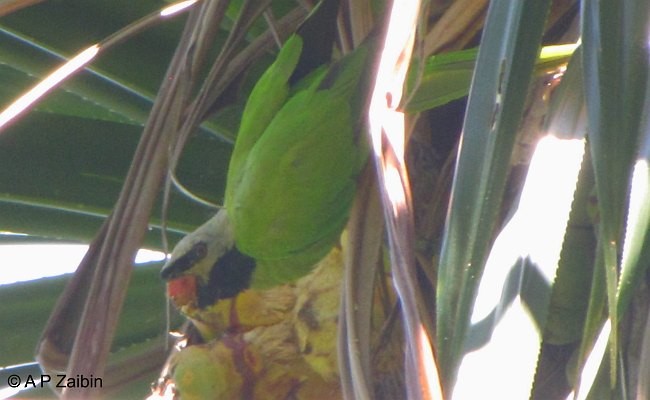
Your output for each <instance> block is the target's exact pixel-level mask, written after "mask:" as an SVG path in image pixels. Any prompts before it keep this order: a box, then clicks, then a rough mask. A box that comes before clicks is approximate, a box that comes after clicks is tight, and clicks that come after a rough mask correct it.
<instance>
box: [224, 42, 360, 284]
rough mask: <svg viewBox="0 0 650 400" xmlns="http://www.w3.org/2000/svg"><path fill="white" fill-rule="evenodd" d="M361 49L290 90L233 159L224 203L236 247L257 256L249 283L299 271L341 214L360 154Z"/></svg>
mask: <svg viewBox="0 0 650 400" xmlns="http://www.w3.org/2000/svg"><path fill="white" fill-rule="evenodd" d="M367 53H368V51H367V49H363V50H359V51H357V52H355V53H353V54H352V55H350V56H348V57H346V58H344V59H343V60H342V62H340V63H338V64H336V65H335V66H334V67H333V68H330V70H329V71H328V73H327V74H325V75H324V76H323V75H320V77H318V78H316V79H314V80H313V81H312V82H311V83H310V85H309V86H308V87H307V88H306V89H303V90H301V91H299V92H297V93H296V94H295V95H293V96H292V97H291V98H290V99H289V100H288V101H287V102H286V104H285V105H284V106H283V107H282V108H281V109H280V110H279V111H278V112H277V113H276V115H275V117H274V118H273V119H272V121H271V122H270V123H269V125H268V127H267V128H266V129H265V130H264V132H263V133H262V134H261V136H259V139H258V141H257V142H256V143H255V144H254V145H253V146H252V148H251V149H250V153H249V154H248V156H247V158H246V161H245V162H244V163H243V164H241V167H240V168H241V171H239V172H238V173H237V176H238V177H239V180H238V182H237V184H236V189H235V190H233V191H232V193H231V197H229V201H228V203H227V207H228V208H227V211H228V215H229V217H230V220H231V222H232V225H233V229H234V234H235V241H236V244H237V247H238V248H239V250H240V251H242V252H243V253H245V254H248V255H250V256H252V257H253V258H255V259H256V260H257V261H258V263H257V267H256V271H255V276H254V282H253V285H254V286H258V287H259V286H260V285H263V286H271V285H274V284H278V283H283V282H287V281H290V280H293V279H296V278H298V277H300V276H302V275H304V274H306V273H307V272H308V271H309V270H310V267H311V265H312V264H314V263H315V262H316V261H318V260H319V259H320V258H321V257H323V256H324V255H325V254H326V253H327V252H328V251H329V249H331V247H332V245H333V244H334V243H335V242H336V240H337V239H338V236H339V235H340V233H341V230H342V229H343V227H344V225H345V223H346V221H347V216H348V210H349V209H350V205H351V203H352V200H353V197H354V192H355V188H356V177H357V175H358V173H359V170H360V167H361V166H362V164H363V162H364V161H365V158H366V154H367V150H366V146H365V141H364V140H362V139H361V138H360V136H359V135H358V126H359V119H360V116H359V111H360V110H361V107H360V106H359V103H360V99H362V98H363V96H359V95H358V93H359V89H360V87H359V85H360V82H361V81H362V79H361V78H362V73H363V71H364V66H365V64H366V59H367ZM228 184H229V185H230V184H231V182H230V181H229V182H228Z"/></svg>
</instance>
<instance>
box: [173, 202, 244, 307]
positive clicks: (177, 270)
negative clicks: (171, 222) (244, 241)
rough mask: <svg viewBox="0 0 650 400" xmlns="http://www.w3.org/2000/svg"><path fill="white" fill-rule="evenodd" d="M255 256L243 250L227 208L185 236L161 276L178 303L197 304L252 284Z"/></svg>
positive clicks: (210, 301) (233, 293) (209, 302)
mask: <svg viewBox="0 0 650 400" xmlns="http://www.w3.org/2000/svg"><path fill="white" fill-rule="evenodd" d="M254 268H255V260H254V259H252V258H251V257H249V256H247V255H245V254H243V253H241V252H240V251H239V250H238V249H237V247H236V246H235V241H234V236H233V232H232V227H231V224H230V221H229V220H228V215H227V213H226V211H225V210H221V211H219V212H218V213H217V214H216V215H215V216H214V217H212V218H210V219H209V220H208V221H207V222H206V223H204V224H203V225H201V226H200V227H199V228H198V229H197V230H195V231H194V232H192V233H190V234H189V235H187V236H185V237H184V238H183V239H182V240H181V241H180V242H178V244H177V245H176V247H175V248H174V250H173V251H172V255H171V257H170V259H169V261H168V262H167V263H166V264H165V265H164V266H163V268H162V270H161V272H160V276H161V277H162V279H164V280H165V281H167V282H168V283H167V290H168V295H169V297H170V298H171V299H172V300H173V301H174V302H175V303H176V305H177V306H179V307H181V306H185V305H188V304H190V303H194V305H195V306H196V307H198V308H204V307H207V306H209V305H211V304H214V303H215V302H217V301H218V300H220V299H226V298H230V297H234V296H236V295H237V294H238V293H239V292H241V291H242V290H244V289H246V288H247V287H248V286H249V285H250V281H251V275H252V274H253V270H254Z"/></svg>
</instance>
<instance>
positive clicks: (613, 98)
mask: <svg viewBox="0 0 650 400" xmlns="http://www.w3.org/2000/svg"><path fill="white" fill-rule="evenodd" d="M205 1H207V0H205ZM246 3H247V2H246V1H235V0H233V1H231V2H229V5H228V9H227V12H226V14H225V18H224V19H223V20H222V22H221V25H220V26H219V27H218V29H217V30H216V31H215V35H214V43H213V44H212V45H211V47H210V50H209V51H208V55H207V56H206V58H209V59H211V60H212V59H214V58H215V57H216V56H217V54H218V52H219V50H220V49H221V47H222V46H223V45H224V43H225V42H226V37H227V35H228V33H229V32H230V31H231V30H232V29H233V27H234V26H236V21H237V15H238V11H239V10H240V9H241V8H242V6H243V4H246ZM305 3H307V2H301V1H292V0H274V1H272V2H270V7H271V8H270V11H269V12H267V14H266V16H267V19H266V20H265V19H264V18H259V19H257V20H255V21H254V22H253V23H252V25H251V26H250V28H249V29H248V31H247V33H246V34H245V35H244V36H243V40H242V41H241V42H240V43H239V44H238V45H237V46H236V50H235V51H236V53H235V54H239V55H241V54H243V55H244V56H248V57H249V58H248V59H246V61H244V62H242V64H241V68H240V72H239V73H237V74H234V75H233V77H232V79H231V80H230V81H228V84H227V85H226V86H225V88H224V90H223V91H222V92H221V94H220V95H219V97H218V99H217V100H216V101H215V102H214V104H213V105H212V106H211V108H210V110H209V111H210V112H209V113H206V115H205V116H204V118H203V119H202V124H201V125H200V127H198V128H197V129H196V130H195V131H193V133H192V135H191V137H190V138H189V139H188V140H187V143H186V144H185V146H184V148H183V151H182V155H181V157H180V159H179V162H178V165H177V167H176V169H175V175H176V178H177V180H178V181H179V182H181V183H182V184H183V185H184V186H185V187H186V188H187V189H188V190H189V191H191V192H192V193H193V194H195V195H197V196H199V197H201V198H203V199H207V200H209V201H211V202H213V203H215V204H218V203H220V202H221V199H222V195H223V189H224V183H225V176H226V168H227V163H228V159H229V155H230V151H231V149H232V142H233V140H234V138H235V136H236V131H237V124H238V118H239V116H240V115H241V111H242V107H243V103H244V101H245V99H246V96H247V94H248V91H250V89H251V87H252V85H253V84H254V82H255V81H256V79H257V77H259V75H260V74H261V72H262V71H264V68H265V67H266V66H267V65H268V64H269V63H270V61H271V60H272V59H273V55H274V54H275V53H276V52H277V45H275V44H274V43H273V41H272V40H270V39H269V40H268V41H267V42H265V43H266V44H265V45H263V46H261V48H262V49H263V51H257V52H254V53H246V51H245V50H246V49H247V46H249V45H250V44H251V43H255V40H256V39H257V38H260V37H262V36H263V35H267V36H269V38H270V33H269V17H270V20H271V24H273V23H277V24H279V25H282V26H285V28H286V29H287V30H289V31H290V30H291V28H290V26H294V27H295V25H296V24H297V23H298V21H299V20H300V19H301V18H304V16H305V15H306V13H307V11H306V8H305ZM342 3H343V6H342V9H343V10H344V11H343V12H342V14H341V17H340V18H341V21H343V22H344V23H343V24H340V25H339V28H340V31H341V32H342V35H341V38H342V39H341V40H340V43H339V45H340V47H341V48H343V49H346V48H347V47H349V46H351V43H352V42H353V41H354V40H353V39H352V37H353V36H354V34H353V33H352V32H354V30H355V23H358V22H359V21H363V20H364V19H367V20H370V21H374V23H376V24H381V23H383V22H382V21H383V20H382V18H381V17H380V16H381V15H382V14H381V10H385V9H386V8H387V4H384V3H390V2H383V1H371V0H367V1H343V2H342ZM425 3H426V4H425V5H426V7H423V9H422V12H421V16H422V19H421V31H420V36H419V37H418V38H417V39H416V51H415V52H414V59H413V60H412V69H411V73H410V74H409V80H408V88H409V91H410V94H411V95H410V97H409V101H407V102H405V105H404V108H405V110H406V111H407V112H408V122H409V123H408V128H409V135H410V136H409V138H408V139H409V141H408V149H407V159H408V167H409V176H410V179H411V183H412V190H413V201H414V221H415V228H416V229H415V232H416V244H415V252H416V254H415V256H416V259H417V263H418V265H417V274H418V275H417V276H418V283H419V286H420V288H419V289H420V295H421V296H420V304H419V306H420V307H421V308H420V310H421V313H422V314H423V315H426V316H427V318H425V319H427V320H428V321H429V323H428V326H427V329H428V333H429V335H430V337H431V338H432V340H433V342H434V343H435V354H436V361H437V368H438V371H439V373H440V377H441V384H442V388H443V392H444V393H445V397H446V398H447V397H448V398H451V397H452V392H453V393H455V394H456V396H457V398H467V397H464V396H467V393H469V392H468V391H469V390H474V391H475V392H474V393H480V394H481V396H483V397H487V398H489V397H490V396H494V397H495V398H526V397H531V398H536V399H560V398H562V399H563V398H569V396H573V395H575V396H576V397H577V398H593V399H610V398H611V399H627V398H639V399H640V398H647V397H649V396H650V387H649V383H648V377H649V376H650V362H649V361H648V360H650V339H649V337H650V328H649V327H648V325H647V315H648V304H649V303H648V301H647V300H648V296H649V295H648V290H647V268H646V267H647V264H648V263H647V261H646V260H647V251H648V245H647V239H646V232H647V229H648V222H649V218H650V213H648V210H647V204H650V202H649V201H648V200H649V199H648V196H649V191H648V189H647V184H648V166H647V158H648V148H650V147H649V146H648V132H649V130H648V127H647V124H648V121H647V118H646V114H647V112H646V111H645V110H646V108H647V104H646V99H647V97H648V93H649V92H648V91H647V69H648V60H649V58H648V35H649V33H650V29H649V27H650V5H648V4H647V2H645V1H643V0H631V1H626V2H618V1H613V0H612V1H601V2H590V1H586V0H585V1H578V0H554V1H539V0H530V1H523V0H522V1H519V2H512V1H508V0H492V1H485V0H481V1H475V0H474V1H470V0H453V1H452V0H431V1H429V2H425ZM166 5H167V3H166V2H164V1H158V0H142V1H138V2H131V1H122V0H112V1H104V0H93V1H88V0H49V1H17V0H14V1H5V2H0V12H1V13H2V16H1V17H0V82H1V83H2V84H1V85H0V107H2V108H4V107H6V106H7V105H9V104H10V102H11V101H13V100H14V99H15V98H16V97H17V96H18V95H19V94H20V93H22V92H23V91H25V90H26V89H27V88H29V87H31V86H32V85H33V84H35V83H36V82H38V81H39V80H40V79H42V78H43V77H44V76H45V75H46V74H47V73H49V72H50V71H51V70H53V68H55V67H56V66H58V65H60V64H61V63H62V62H63V60H64V59H65V58H68V57H70V56H72V55H74V54H76V53H77V52H78V51H80V50H81V49H84V48H86V47H87V46H89V45H91V44H93V43H96V42H100V41H101V40H103V39H105V38H106V37H108V36H110V35H112V34H113V33H115V32H116V31H119V30H120V29H122V28H124V27H125V26H128V25H129V24H133V23H134V22H136V21H138V20H139V19H140V18H142V17H143V16H145V15H147V14H149V13H154V12H156V11H157V10H160V9H161V8H163V7H165V6H166ZM359 10H361V11H359ZM186 18H187V17H186V16H185V15H180V16H178V17H174V18H172V19H164V20H162V21H161V22H160V23H159V24H156V25H155V26H153V27H151V28H149V29H146V30H144V31H142V32H137V34H134V35H130V36H129V37H128V40H124V41H123V42H121V43H120V44H119V45H116V46H114V47H112V48H110V49H109V50H107V51H106V52H105V53H102V54H101V55H100V57H99V58H98V59H97V60H96V61H93V63H92V65H91V66H90V67H89V68H88V69H86V70H84V71H83V72H80V73H78V74H76V75H75V76H74V77H73V78H72V79H71V80H69V81H68V82H66V83H65V84H64V85H63V86H62V87H61V88H59V89H57V90H55V91H54V92H53V93H51V94H50V95H48V97H47V98H46V99H45V100H44V101H42V102H40V103H39V104H38V105H36V107H35V108H33V109H31V110H30V111H29V112H28V113H26V114H24V115H22V116H21V117H20V119H18V120H17V121H16V122H13V123H12V124H11V125H10V126H9V127H7V128H6V129H4V130H2V131H0V231H7V232H15V233H24V234H28V235H29V236H28V237H25V236H17V235H0V245H5V244H15V243H23V242H26V241H28V242H35V241H41V242H42V241H47V242H51V241H58V242H61V241H63V242H71V241H72V242H81V243H90V242H91V240H92V239H93V237H94V236H95V234H96V233H97V232H98V230H99V229H100V226H101V224H102V223H103V221H104V219H105V218H106V217H107V216H108V215H109V214H110V213H111V210H112V209H113V207H114V205H115V202H116V200H117V198H118V196H119V193H120V190H121V189H122V185H123V183H124V179H125V176H126V174H127V171H128V169H129V167H130V165H131V163H132V162H133V155H134V153H135V151H136V150H135V149H136V146H137V144H138V141H139V140H140V137H141V134H142V131H143V127H144V126H145V123H146V121H147V118H148V115H149V112H150V110H151V108H152V105H153V104H154V101H155V98H156V94H157V93H158V91H159V88H160V86H161V84H162V83H163V82H164V81H165V78H166V77H167V76H166V73H167V68H168V65H169V62H170V60H171V58H172V55H173V53H174V49H175V48H176V46H177V44H178V41H179V37H180V36H181V32H182V30H183V25H184V23H185V20H186ZM278 21H290V22H287V23H286V25H283V24H282V23H280V22H278ZM291 21H295V22H291ZM331 23H336V21H331ZM292 24H293V25H292ZM579 38H580V39H581V46H580V47H579V48H578V50H576V51H575V52H573V55H571V52H570V51H569V52H564V53H562V55H561V56H558V58H556V59H555V61H554V62H553V63H550V64H545V63H544V62H543V60H542V61H537V63H536V62H535V59H536V58H537V56H538V54H539V49H540V47H541V46H547V45H555V44H564V43H575V42H576V41H577V40H578V39H579ZM479 46H480V48H479V50H478V52H477V50H476V48H477V47H479ZM466 49H470V50H466ZM434 55H437V57H433V58H432V56H434ZM232 60H236V61H238V62H241V59H237V58H236V57H234V56H233V57H231V59H230V61H232ZM567 64H568V65H567ZM234 68H237V65H235V67H234ZM205 69H206V70H201V71H200V73H199V75H200V76H201V77H205V76H206V74H207V68H205ZM547 135H552V136H553V137H555V138H557V139H558V143H556V144H557V146H558V147H553V148H551V150H550V153H551V155H552V156H551V157H550V158H548V159H547V160H546V161H544V159H542V150H541V147H542V146H537V144H538V143H539V140H540V138H542V137H545V136H547ZM576 141H577V142H579V143H580V145H578V146H576ZM544 143H548V142H544ZM554 143H555V142H554ZM571 143H572V144H571ZM536 146H537V147H536ZM567 146H568V147H572V148H577V149H578V150H576V152H575V154H574V156H575V157H577V158H575V159H574V160H573V161H571V160H569V157H570V155H568V154H569V153H570V152H569V151H568V150H565V149H567V148H568V147H567ZM580 149H582V150H580ZM536 150H538V152H536ZM545 151H546V150H545ZM583 152H584V155H583ZM534 154H540V155H539V156H538V158H539V161H534V162H532V163H531V159H533V160H537V158H535V157H536V156H535V155H534ZM532 166H535V168H533V167H532ZM554 168H555V169H554ZM533 172H535V174H533ZM574 176H575V178H574V179H573V180H571V179H568V178H571V177H574ZM565 179H568V182H567V181H565ZM526 188H528V191H527V189H526ZM534 188H537V189H539V190H540V191H537V192H535V191H534V190H533V189H534ZM563 189H566V190H568V192H567V193H568V194H562V193H563V192H562V190H563ZM522 190H523V193H522ZM528 193H535V194H532V195H529V194H528ZM163 198H164V196H163V195H162V191H161V194H160V196H158V200H157V201H156V203H155V205H154V207H153V211H152V212H151V216H150V218H149V229H148V230H147V232H146V235H145V238H144V243H143V245H142V246H143V247H146V248H150V249H157V250H163V249H164V246H163V241H162V240H161V226H162V212H163V209H166V210H167V214H166V226H167V230H166V232H167V235H168V239H169V241H170V245H173V244H174V243H175V242H176V241H178V240H179V239H180V237H182V235H183V234H185V233H187V232H189V231H191V230H192V229H193V228H194V227H196V226H198V225H199V224H200V223H202V222H203V221H204V220H206V219H207V218H209V217H210V216H211V215H212V214H213V213H214V210H213V209H212V208H210V207H206V206H205V205H202V204H199V203H197V202H196V201H194V200H193V199H191V198H189V197H188V196H186V195H184V194H183V193H181V192H180V191H178V190H172V191H171V194H170V197H169V203H168V204H165V205H163ZM556 203H557V204H556ZM554 205H558V207H564V211H557V212H556V211H554V209H553V208H552V206H554ZM525 212H528V214H525ZM534 217H537V218H534ZM378 218H381V215H379V216H378ZM552 221H557V223H558V225H559V226H558V227H553V228H552V229H551V227H549V226H550V225H549V226H547V225H545V224H546V223H550V222H552ZM517 224H518V225H517ZM515 225H517V226H518V229H519V230H518V231H515V233H514V234H512V233H511V232H512V230H513V229H514V226H515ZM508 235H510V236H508ZM500 238H501V239H500ZM546 246H548V247H546ZM499 252H505V253H508V252H509V253H508V255H507V256H506V258H504V259H497V253H499ZM556 253H557V257H556V258H555V259H553V255H554V254H556ZM540 254H542V255H548V256H549V257H550V258H551V260H550V261H541V260H542V259H543V258H544V257H542V256H540ZM495 260H496V261H495ZM0 264H1V266H0V268H1V269H0V271H1V270H2V269H5V268H27V267H30V268H32V267H35V268H41V269H47V265H43V266H23V265H20V263H19V261H16V260H0ZM158 269H159V265H154V266H138V267H137V268H135V269H134V271H135V272H134V274H133V276H132V277H131V279H130V286H129V290H128V295H127V300H126V303H125V305H124V309H123V313H122V317H121V320H120V324H119V327H118V330H117V333H116V337H115V339H114V341H113V345H112V356H111V359H110V361H109V367H108V369H107V374H109V375H111V376H113V378H112V379H111V381H112V382H113V383H111V387H110V388H107V390H109V393H112V396H115V395H116V392H115V391H116V390H119V391H120V392H119V396H120V397H134V398H141V397H144V396H146V394H147V393H148V391H149V384H150V383H151V382H152V381H154V380H155V379H156V377H157V376H158V373H159V371H160V368H161V366H162V363H163V362H164V358H165V355H164V351H163V350H162V347H161V346H162V345H161V343H162V342H163V341H164V340H163V339H162V338H163V337H164V336H165V332H166V325H165V318H166V317H165V315H166V312H165V301H164V287H163V284H162V282H160V280H159V278H158ZM0 273H1V272H0ZM66 279H67V278H66V277H56V278H47V279H42V280H38V281H33V282H25V283H17V284H13V285H7V286H2V287H0V303H2V304H3V307H2V310H0V316H1V317H0V318H1V320H2V321H4V322H3V324H1V325H0V330H1V331H2V334H1V335H0V337H1V338H2V339H1V340H0V367H10V368H8V369H5V370H0V377H1V379H0V387H2V386H4V383H5V381H6V376H8V375H9V374H11V373H20V374H26V373H40V372H39V369H38V367H37V366H36V365H35V364H33V362H34V348H35V346H36V343H37V342H38V338H39V336H40V334H41V331H42V329H43V326H44V325H45V322H46V320H47V316H48V315H49V313H50V311H51V309H52V306H53V304H54V301H55V299H56V298H57V297H58V295H59V293H61V290H62V288H63V286H64V281H65V280H66ZM486 288H487V289H486ZM490 288H491V289H490ZM488 289H490V290H488ZM488 292H489V293H488ZM477 298H478V299H479V301H476V299H477ZM475 302H476V305H477V306H476V307H475ZM481 307H482V308H481ZM397 312H398V311H397ZM512 321H518V322H519V323H521V325H512V324H510V323H511V322H512ZM172 322H173V323H174V324H175V325H178V323H179V321H178V318H174V320H173V321H172ZM600 344H603V345H602V346H600ZM481 349H483V350H481ZM478 359H482V360H483V361H484V364H481V365H482V367H480V368H479V369H478V370H473V369H472V365H473V364H472V363H473V362H474V361H475V360H478ZM396 362H397V361H396ZM400 362H401V360H400ZM29 363H32V364H29ZM18 364H26V365H22V366H20V367H16V365H18ZM135 365H137V366H138V368H131V367H133V366H135ZM21 368H22V369H21ZM16 371H20V372H16ZM25 371H27V372H25ZM477 371H478V372H477ZM589 371H594V372H593V373H592V374H591V375H589V374H588V372H589ZM118 372H119V373H118ZM583 372H584V374H583ZM113 384H115V385H116V386H112V385H113ZM578 388H579V391H578ZM111 391H112V392H111ZM25 395H27V396H51V395H52V392H50V391H49V389H45V390H40V391H29V392H23V393H21V394H20V396H25Z"/></svg>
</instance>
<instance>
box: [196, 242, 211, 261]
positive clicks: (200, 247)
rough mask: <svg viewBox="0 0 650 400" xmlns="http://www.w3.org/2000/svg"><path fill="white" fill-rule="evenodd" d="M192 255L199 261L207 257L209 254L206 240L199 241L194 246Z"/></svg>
mask: <svg viewBox="0 0 650 400" xmlns="http://www.w3.org/2000/svg"><path fill="white" fill-rule="evenodd" d="M192 255H193V257H192V258H193V259H194V261H199V260H202V259H204V258H205V256H207V255H208V246H207V245H206V244H205V242H199V243H197V244H195V245H194V247H192Z"/></svg>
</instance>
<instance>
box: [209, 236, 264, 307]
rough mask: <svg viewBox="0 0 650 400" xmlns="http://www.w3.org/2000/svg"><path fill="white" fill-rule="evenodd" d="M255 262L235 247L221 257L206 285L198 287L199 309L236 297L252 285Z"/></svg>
mask: <svg viewBox="0 0 650 400" xmlns="http://www.w3.org/2000/svg"><path fill="white" fill-rule="evenodd" d="M254 269H255V260H254V259H253V258H251V257H249V256H247V255H245V254H243V253H241V252H240V251H239V250H237V247H233V248H232V249H230V250H228V252H226V253H225V254H224V255H223V256H221V257H219V259H218V260H217V262H216V263H215V265H214V266H213V267H212V270H211V271H210V277H209V278H208V283H207V284H206V285H200V286H199V287H198V293H197V302H198V306H199V308H205V307H207V306H210V305H212V304H214V303H216V302H217V301H218V300H221V299H228V298H231V297H235V296H236V295H237V294H239V292H241V291H242V290H244V289H247V288H248V287H249V286H250V283H251V277H252V275H253V270H254Z"/></svg>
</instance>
